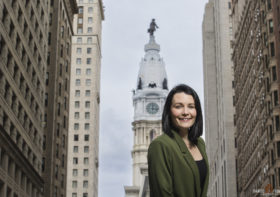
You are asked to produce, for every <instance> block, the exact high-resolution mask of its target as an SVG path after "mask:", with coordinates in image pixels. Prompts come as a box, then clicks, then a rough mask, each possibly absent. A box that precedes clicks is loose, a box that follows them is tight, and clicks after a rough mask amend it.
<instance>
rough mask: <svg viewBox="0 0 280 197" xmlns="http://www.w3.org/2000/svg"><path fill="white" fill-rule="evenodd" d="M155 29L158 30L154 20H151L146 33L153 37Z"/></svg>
mask: <svg viewBox="0 0 280 197" xmlns="http://www.w3.org/2000/svg"><path fill="white" fill-rule="evenodd" d="M156 28H159V27H158V26H157V24H156V22H155V19H154V18H153V19H152V22H151V23H150V28H149V29H148V32H149V33H150V36H153V35H154V31H156Z"/></svg>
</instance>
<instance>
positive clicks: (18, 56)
mask: <svg viewBox="0 0 280 197" xmlns="http://www.w3.org/2000/svg"><path fill="white" fill-rule="evenodd" d="M47 32H48V4H47V1H44V2H43V3H41V2H40V1H37V2H36V1H27V0H26V1H15V0H13V1H11V0H1V1H0V196H3V197H6V196H40V197H41V196H43V186H44V185H43V183H44V182H43V179H42V177H41V174H42V169H41V166H42V153H43V148H42V143H43V134H44V129H43V126H42V124H41V123H42V121H43V117H44V93H45V81H44V78H45V71H46V69H47V59H46V50H47V46H48V45H47V37H48V34H47Z"/></svg>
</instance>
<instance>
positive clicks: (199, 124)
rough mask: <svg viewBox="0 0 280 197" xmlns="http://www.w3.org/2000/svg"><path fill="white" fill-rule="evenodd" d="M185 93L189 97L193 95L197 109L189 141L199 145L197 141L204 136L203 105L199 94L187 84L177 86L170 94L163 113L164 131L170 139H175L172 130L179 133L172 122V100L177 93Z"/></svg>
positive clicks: (189, 133)
mask: <svg viewBox="0 0 280 197" xmlns="http://www.w3.org/2000/svg"><path fill="white" fill-rule="evenodd" d="M181 92H183V93H185V94H188V95H191V96H192V97H193V99H194V103H195V109H196V113H197V115H196V119H195V122H194V124H193V126H192V127H191V128H190V129H189V132H188V139H189V140H190V142H191V143H192V144H197V139H198V138H199V137H200V136H201V135H202V133H203V120H202V111H201V105H200V100H199V97H198V95H197V93H196V92H195V91H194V89H192V88H191V87H189V86H188V85H185V84H179V85H177V86H175V87H174V88H173V89H172V90H171V91H170V92H169V94H168V96H167V98H166V101H165V104H164V108H163V113H162V130H163V132H164V133H166V134H167V135H169V136H170V137H172V138H173V137H174V136H173V133H172V131H171V130H174V131H176V132H177V133H178V132H179V131H178V129H177V128H176V127H175V126H174V125H173V123H172V120H171V104H172V99H173V96H174V95H175V94H176V93H181Z"/></svg>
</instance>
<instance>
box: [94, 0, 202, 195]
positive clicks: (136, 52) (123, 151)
mask: <svg viewBox="0 0 280 197" xmlns="http://www.w3.org/2000/svg"><path fill="white" fill-rule="evenodd" d="M206 2H207V0H196V1H191V0H103V3H104V6H105V21H104V22H103V33H102V65H101V105H100V141H99V149H100V151H99V154H100V155H99V158H100V165H99V197H123V196H124V185H128V186H131V185H132V160H131V154H130V153H131V150H132V145H133V138H132V126H131V122H132V121H133V106H132V90H133V89H135V88H136V79H137V74H138V70H139V63H140V60H141V58H142V57H143V56H144V45H145V44H146V43H147V42H148V41H149V34H148V33H147V29H148V27H149V24H150V22H151V19H152V18H155V19H156V23H157V25H158V26H159V29H157V31H156V32H155V38H156V42H157V43H158V44H160V46H161V51H160V55H161V57H163V60H164V61H165V65H166V72H167V76H168V84H169V89H171V88H172V87H173V86H174V85H176V84H179V83H186V84H188V85H190V86H191V87H193V88H194V89H195V90H196V91H197V93H198V95H199V97H200V99H201V102H202V105H203V65H202V19H203V12H204V6H205V3H206Z"/></svg>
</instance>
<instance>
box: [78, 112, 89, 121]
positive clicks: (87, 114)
mask: <svg viewBox="0 0 280 197" xmlns="http://www.w3.org/2000/svg"><path fill="white" fill-rule="evenodd" d="M74 117H75V119H79V118H80V112H75V114H74ZM85 119H90V112H85Z"/></svg>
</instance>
